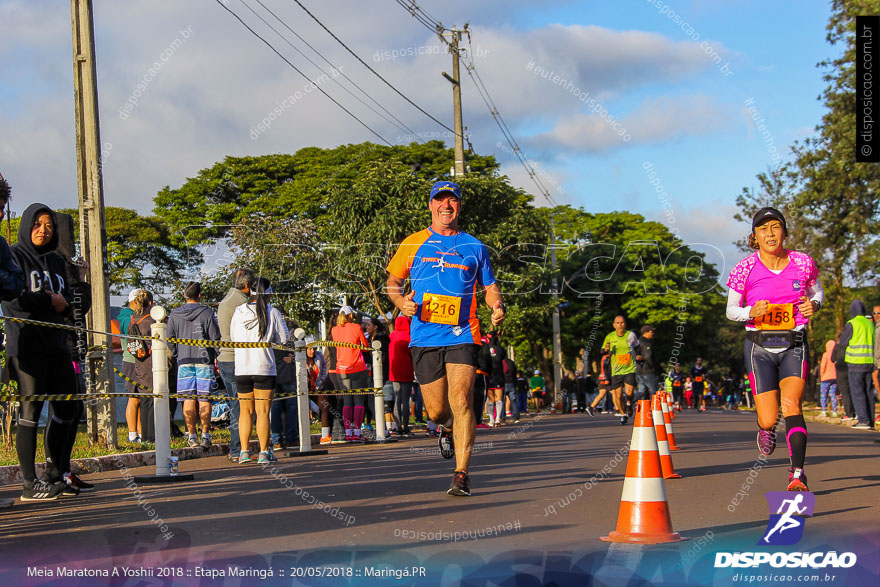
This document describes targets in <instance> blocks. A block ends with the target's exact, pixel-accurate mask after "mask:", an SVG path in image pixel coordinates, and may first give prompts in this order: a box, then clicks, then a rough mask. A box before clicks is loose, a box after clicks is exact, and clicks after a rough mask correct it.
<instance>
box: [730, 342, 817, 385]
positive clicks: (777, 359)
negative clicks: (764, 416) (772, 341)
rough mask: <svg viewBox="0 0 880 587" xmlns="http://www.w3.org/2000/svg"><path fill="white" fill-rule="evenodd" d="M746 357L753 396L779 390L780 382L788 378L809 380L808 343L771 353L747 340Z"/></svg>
mask: <svg viewBox="0 0 880 587" xmlns="http://www.w3.org/2000/svg"><path fill="white" fill-rule="evenodd" d="M743 350H744V351H745V356H746V374H747V375H748V376H749V383H751V385H752V394H754V395H758V394H759V393H764V392H765V391H773V390H778V389H779V382H780V381H782V380H783V379H785V378H786V377H800V378H801V379H806V378H807V373H809V368H808V365H807V357H809V356H810V353H809V349H808V347H807V343H806V341H804V344H803V345H800V346H795V347H792V348H789V349H786V350H784V351H782V352H780V353H771V352H770V351H768V350H765V349H764V347H762V346H760V345H757V344H755V343H753V342H752V341H750V340H749V339H746V343H745V347H744V349H743Z"/></svg>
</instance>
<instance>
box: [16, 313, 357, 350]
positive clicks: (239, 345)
mask: <svg viewBox="0 0 880 587" xmlns="http://www.w3.org/2000/svg"><path fill="white" fill-rule="evenodd" d="M0 320H9V321H11V322H18V323H20V324H33V325H35V326H45V327H47V328H58V329H61V330H70V331H75V332H91V333H93V334H104V335H107V336H117V337H120V338H126V339H131V340H144V341H153V340H158V338H156V337H153V336H137V335H134V334H120V333H117V332H104V331H103V330H92V329H90V328H82V327H79V326H70V325H68V324H56V323H55V322H43V321H41V320H31V319H30V318H17V317H14V316H0ZM166 342H168V343H170V344H182V345H185V346H199V347H213V348H225V349H266V348H273V349H278V350H285V351H294V350H296V349H295V347H294V346H293V341H289V342H288V343H287V344H278V343H273V342H233V341H227V340H196V339H190V338H168V339H167V340H166ZM306 346H307V347H308V348H313V347H340V348H346V349H357V350H359V351H372V350H373V349H372V348H371V347H368V346H363V345H359V344H357V343H353V342H342V341H336V340H317V341H314V342H310V343H308V344H307V345H306Z"/></svg>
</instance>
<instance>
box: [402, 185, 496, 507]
mask: <svg viewBox="0 0 880 587" xmlns="http://www.w3.org/2000/svg"><path fill="white" fill-rule="evenodd" d="M428 208H429V209H430V210H431V226H430V227H428V228H426V229H425V230H421V231H419V232H417V233H415V234H412V235H410V236H408V237H407V238H406V239H405V240H404V241H403V243H401V245H400V247H399V248H398V249H397V252H396V253H395V254H394V257H393V258H392V259H391V262H390V263H389V264H388V267H387V270H388V282H387V284H386V285H387V291H388V297H389V298H391V301H392V302H393V303H394V305H395V306H397V307H398V308H399V309H400V311H401V313H402V314H403V315H404V316H411V317H412V325H411V327H410V338H411V342H410V347H411V348H412V355H413V367H414V370H415V373H416V378H417V379H418V381H419V383H420V384H421V388H422V397H423V398H424V401H425V409H426V410H427V411H428V416H429V418H430V419H431V420H432V421H433V422H436V423H437V424H438V430H439V431H440V454H441V455H442V456H443V457H444V458H447V459H451V458H452V457H453V456H454V457H455V473H454V474H453V476H452V487H450V488H449V491H447V493H448V494H449V495H456V496H467V495H470V494H471V493H470V479H469V477H468V472H467V471H468V462H469V461H470V456H471V449H472V447H473V444H474V436H475V433H476V429H475V425H476V421H475V420H474V416H473V394H472V393H471V386H472V385H473V380H474V372H475V370H476V365H477V353H478V350H479V348H480V321H479V319H478V318H477V290H478V289H482V290H483V292H484V293H485V295H486V303H487V304H488V305H489V307H490V308H492V325H493V326H497V325H499V324H501V322H502V321H503V320H504V317H505V310H506V309H505V306H504V303H503V302H502V300H501V290H500V289H499V288H498V284H497V283H496V282H495V275H494V274H493V273H492V265H491V263H490V262H489V252H488V250H487V249H486V246H485V245H484V244H483V243H481V242H480V241H479V240H477V239H476V238H474V237H473V236H471V235H469V234H467V233H465V232H462V231H461V230H459V228H458V217H459V214H460V212H461V189H460V188H459V186H458V184H456V183H453V182H449V181H438V182H436V183H435V184H434V185H433V187H432V188H431V195H430V197H429V198H428ZM407 278H409V279H410V285H411V287H412V290H411V291H410V292H409V294H407V295H406V296H404V295H403V286H404V284H405V283H406V280H407ZM453 422H457V425H456V426H455V427H454V428H453ZM453 440H454V442H453ZM455 445H458V448H459V450H458V451H455Z"/></svg>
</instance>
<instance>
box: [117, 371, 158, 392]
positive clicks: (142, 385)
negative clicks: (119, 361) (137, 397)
mask: <svg viewBox="0 0 880 587" xmlns="http://www.w3.org/2000/svg"><path fill="white" fill-rule="evenodd" d="M113 372H114V373H116V374H117V375H119V377H120V378H121V379H122V380H123V381H128V382H129V383H131V384H132V385H134V386H135V387H139V388H140V389H143V390H144V391H146V392H148V393H153V388H152V387H147V386H146V385H144V384H143V383H138V382H137V381H135V380H134V379H131V378H130V377H128V376H126V375H125V373H123V372H122V371H120V370H119V369H117V368H116V367H113Z"/></svg>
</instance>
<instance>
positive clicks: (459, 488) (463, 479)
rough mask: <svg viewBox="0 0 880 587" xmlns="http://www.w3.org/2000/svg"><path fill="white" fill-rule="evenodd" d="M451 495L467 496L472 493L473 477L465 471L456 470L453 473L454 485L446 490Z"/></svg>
mask: <svg viewBox="0 0 880 587" xmlns="http://www.w3.org/2000/svg"><path fill="white" fill-rule="evenodd" d="M446 493H447V494H449V495H455V496H458V497H467V496H469V495H470V494H471V479H470V477H468V474H467V473H465V472H464V471H456V472H455V473H453V474H452V487H450V488H449V490H448V491H447V492H446Z"/></svg>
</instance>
